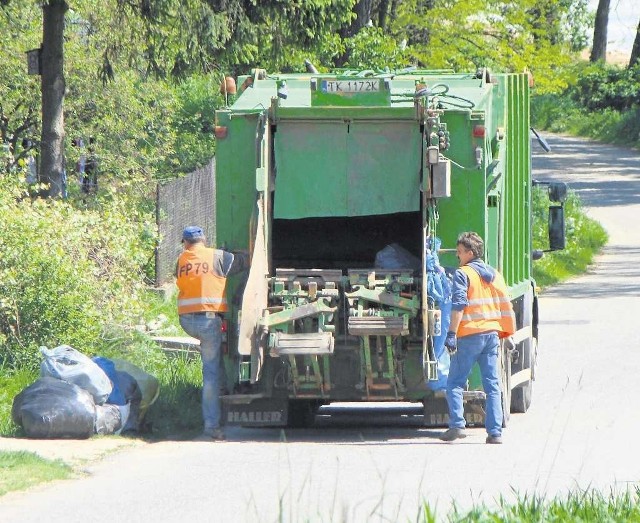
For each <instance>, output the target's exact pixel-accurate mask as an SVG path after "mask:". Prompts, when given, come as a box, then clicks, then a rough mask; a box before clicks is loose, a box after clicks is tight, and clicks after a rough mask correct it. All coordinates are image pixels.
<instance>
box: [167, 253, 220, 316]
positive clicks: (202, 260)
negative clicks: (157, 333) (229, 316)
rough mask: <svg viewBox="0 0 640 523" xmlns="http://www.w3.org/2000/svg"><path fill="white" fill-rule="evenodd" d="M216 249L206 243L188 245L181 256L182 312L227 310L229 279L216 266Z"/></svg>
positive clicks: (179, 301) (180, 311)
mask: <svg viewBox="0 0 640 523" xmlns="http://www.w3.org/2000/svg"><path fill="white" fill-rule="evenodd" d="M213 251H214V249H210V248H208V247H204V246H203V245H197V244H196V245H195V246H194V247H192V248H189V249H186V250H185V251H183V252H182V254H180V257H179V258H178V266H177V268H176V276H177V279H176V283H177V285H178V289H179V293H178V314H186V313H188V312H226V311H227V310H228V307H227V293H226V287H227V279H226V278H225V277H224V276H220V275H218V274H217V272H216V271H215V270H214V267H213Z"/></svg>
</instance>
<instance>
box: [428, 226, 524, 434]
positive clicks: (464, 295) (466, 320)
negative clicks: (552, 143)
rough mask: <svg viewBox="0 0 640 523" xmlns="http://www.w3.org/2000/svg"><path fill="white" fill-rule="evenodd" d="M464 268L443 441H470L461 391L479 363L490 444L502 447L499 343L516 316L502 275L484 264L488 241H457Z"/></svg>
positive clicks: (471, 236) (448, 343) (459, 275)
mask: <svg viewBox="0 0 640 523" xmlns="http://www.w3.org/2000/svg"><path fill="white" fill-rule="evenodd" d="M456 254H457V257H458V260H459V262H460V267H459V268H458V269H457V270H456V272H455V274H454V277H453V291H452V292H453V296H452V305H451V309H452V310H451V323H450V325H449V331H448V332H447V337H446V340H445V347H446V348H447V350H448V351H449V354H450V356H451V361H450V365H449V376H448V377H447V404H448V406H449V430H447V431H446V432H445V433H443V434H442V435H441V436H440V439H442V440H443V441H455V440H457V439H460V438H464V437H466V434H465V430H464V429H465V419H464V406H463V399H462V392H463V390H464V389H465V387H466V383H467V379H468V377H469V374H470V372H471V368H472V366H473V364H474V363H475V362H476V361H477V362H478V364H479V366H480V373H481V374H482V387H483V388H484V392H485V394H486V418H485V427H486V429H487V439H486V442H487V443H493V444H500V443H502V418H503V412H502V398H501V391H500V377H499V375H498V353H499V348H500V339H501V338H506V337H508V336H511V335H512V334H513V333H514V332H515V326H516V325H515V316H514V313H513V307H512V305H511V299H510V298H509V293H508V290H507V286H506V284H505V281H504V278H503V277H502V275H501V274H500V273H499V272H498V271H497V270H495V269H494V268H493V267H490V266H489V265H487V264H486V263H485V262H484V261H482V257H483V256H484V242H483V241H482V238H480V236H478V234H477V233H475V232H463V233H462V234H460V236H458V241H457V245H456Z"/></svg>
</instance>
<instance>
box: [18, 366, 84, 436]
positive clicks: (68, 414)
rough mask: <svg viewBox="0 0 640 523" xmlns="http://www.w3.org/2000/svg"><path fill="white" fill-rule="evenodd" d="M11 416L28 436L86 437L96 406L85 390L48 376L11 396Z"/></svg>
mask: <svg viewBox="0 0 640 523" xmlns="http://www.w3.org/2000/svg"><path fill="white" fill-rule="evenodd" d="M11 417H12V418H13V421H15V422H16V424H18V425H20V426H21V427H22V428H23V429H24V431H25V433H26V435H27V437H29V438H35V439H56V438H70V439H86V438H88V437H89V436H91V435H92V434H93V430H94V423H95V417H96V407H95V403H94V401H93V397H92V396H91V394H90V393H89V392H87V391H86V390H84V389H81V388H80V387H78V386H77V385H74V384H72V383H67V382H66V381H62V380H59V379H56V378H51V377H48V376H47V377H44V378H40V379H38V380H36V381H35V382H34V383H32V384H31V385H29V386H28V387H26V388H25V389H24V390H23V391H22V392H20V393H19V394H18V395H17V396H16V397H15V398H14V399H13V406H12V409H11Z"/></svg>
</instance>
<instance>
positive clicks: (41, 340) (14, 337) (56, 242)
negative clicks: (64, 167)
mask: <svg viewBox="0 0 640 523" xmlns="http://www.w3.org/2000/svg"><path fill="white" fill-rule="evenodd" d="M124 208H126V205H124ZM134 218H135V215H134ZM0 229H1V230H2V231H3V234H2V236H1V237H0V252H1V253H2V256H1V257H0V297H1V300H0V365H3V366H5V367H9V368H16V367H23V366H26V367H34V366H35V365H36V363H37V361H38V356H37V348H38V346H40V345H47V346H55V345H58V344H62V343H66V344H69V345H72V346H74V347H75V348H77V349H79V350H81V351H83V352H86V353H89V354H93V353H95V351H96V348H97V347H98V346H99V344H100V339H101V333H102V331H103V329H104V328H105V326H106V325H108V324H110V323H113V324H128V323H129V322H130V318H131V317H134V316H135V315H136V314H137V312H136V311H137V309H138V308H139V305H140V304H139V300H138V295H139V293H140V290H141V288H142V267H143V264H144V263H145V261H146V257H147V254H146V253H147V252H149V250H151V248H152V245H153V243H152V242H153V237H146V239H145V224H144V223H136V222H134V221H130V217H128V216H127V215H126V214H125V213H124V212H123V204H122V202H121V201H120V200H119V199H118V198H117V196H114V197H113V198H112V199H111V200H110V201H104V202H102V207H101V208H100V212H98V211H90V210H85V211H84V212H78V210H77V209H76V208H74V207H73V206H72V205H70V204H69V203H67V202H62V201H45V200H41V199H38V198H35V199H32V198H30V197H28V195H27V192H26V189H25V187H24V186H23V184H22V183H21V182H16V181H15V180H13V179H11V178H10V177H8V176H6V175H5V176H4V177H1V178H0Z"/></svg>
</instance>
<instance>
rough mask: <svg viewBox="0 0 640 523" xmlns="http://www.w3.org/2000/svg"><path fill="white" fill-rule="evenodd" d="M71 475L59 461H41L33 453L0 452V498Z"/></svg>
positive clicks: (70, 471)
mask: <svg viewBox="0 0 640 523" xmlns="http://www.w3.org/2000/svg"><path fill="white" fill-rule="evenodd" d="M71 475H72V470H71V468H70V467H69V466H68V465H65V464H64V463H63V462H62V461H60V460H56V461H50V460H47V459H43V458H41V457H40V456H38V455H37V454H34V453H33V452H24V451H20V452H7V451H0V496H3V495H4V494H6V493H7V492H11V491H14V490H24V489H27V488H29V487H31V486H33V485H37V484H38V483H42V482H46V481H53V480H56V479H66V478H68V477H70V476H71Z"/></svg>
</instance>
